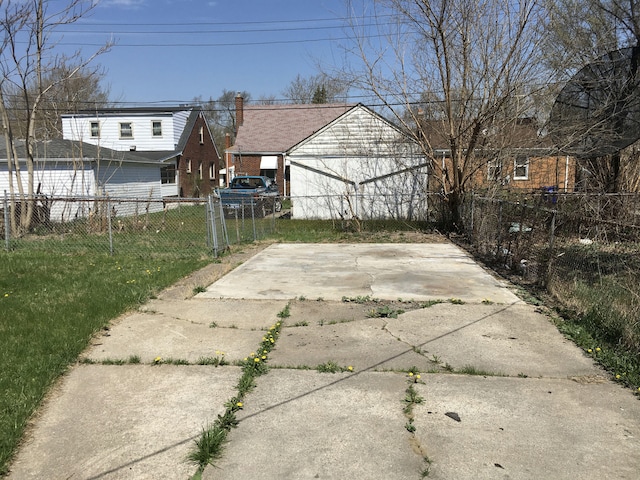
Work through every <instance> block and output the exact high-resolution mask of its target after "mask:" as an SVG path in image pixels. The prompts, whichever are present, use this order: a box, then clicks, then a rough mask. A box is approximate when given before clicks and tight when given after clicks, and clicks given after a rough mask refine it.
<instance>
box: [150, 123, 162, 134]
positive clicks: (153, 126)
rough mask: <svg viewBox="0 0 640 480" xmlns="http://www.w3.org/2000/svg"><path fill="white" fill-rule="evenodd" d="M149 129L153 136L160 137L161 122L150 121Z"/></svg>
mask: <svg viewBox="0 0 640 480" xmlns="http://www.w3.org/2000/svg"><path fill="white" fill-rule="evenodd" d="M151 130H152V132H153V136H154V137H161V136H162V122H160V121H153V122H151Z"/></svg>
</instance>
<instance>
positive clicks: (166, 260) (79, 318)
mask: <svg viewBox="0 0 640 480" xmlns="http://www.w3.org/2000/svg"><path fill="white" fill-rule="evenodd" d="M145 220H148V222H147V223H146V225H145V226H144V228H140V227H139V226H132V225H127V226H126V228H124V229H122V231H119V232H116V233H114V236H113V239H114V247H115V248H114V252H115V255H114V256H110V255H109V244H108V237H107V235H105V233H104V232H94V233H92V234H89V233H90V232H88V228H87V226H86V225H82V224H78V223H75V224H74V225H73V226H72V227H73V228H70V227H69V226H67V227H65V228H60V229H59V231H48V232H46V233H45V234H40V235H32V236H30V237H29V238H26V239H17V240H16V241H15V242H14V244H13V247H14V249H13V250H11V251H9V252H6V251H4V250H2V251H0V392H1V393H0V475H2V474H3V473H6V470H7V468H8V461H9V460H10V458H11V455H12V454H13V452H14V450H15V447H16V445H17V444H18V442H19V441H20V438H21V436H22V434H23V432H24V428H25V426H26V424H27V422H28V420H29V417H30V416H31V415H32V413H33V412H34V411H35V410H36V409H37V408H38V406H39V405H40V403H41V401H42V399H43V398H44V396H45V395H46V393H47V391H48V389H49V388H50V387H51V385H52V384H53V382H55V380H56V379H57V378H58V377H59V376H60V374H62V373H64V371H65V370H66V369H67V368H68V367H69V365H70V364H73V363H74V362H75V361H76V359H77V358H78V355H79V354H80V353H81V352H82V351H83V350H84V349H85V348H86V346H87V345H88V342H89V340H90V338H91V337H92V335H93V334H94V333H96V332H97V331H99V330H100V329H102V328H104V327H105V326H106V325H107V324H108V323H109V321H110V320H112V319H114V318H116V317H117V316H119V315H120V314H122V313H124V312H126V311H127V310H129V309H131V308H134V307H136V306H138V305H140V304H142V303H144V302H145V301H146V300H147V299H149V298H150V297H152V296H153V295H155V294H156V293H157V292H159V291H160V290H162V289H163V288H165V287H168V286H170V285H171V284H173V283H175V282H176V281H177V280H179V279H180V278H182V277H184V276H185V275H187V274H189V273H191V272H193V271H194V270H196V269H198V268H201V267H203V266H204V265H206V264H207V263H210V262H211V261H213V260H214V258H213V256H212V254H211V251H210V249H209V248H208V247H207V242H206V226H205V223H204V208H203V207H201V206H200V207H184V208H181V209H179V210H178V209H176V210H173V211H169V212H168V213H166V214H154V215H152V216H150V217H149V218H148V219H145Z"/></svg>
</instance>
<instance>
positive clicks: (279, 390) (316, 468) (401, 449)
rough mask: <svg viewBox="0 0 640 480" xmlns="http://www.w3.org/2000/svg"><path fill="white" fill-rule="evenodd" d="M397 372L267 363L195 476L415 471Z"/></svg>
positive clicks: (240, 479)
mask: <svg viewBox="0 0 640 480" xmlns="http://www.w3.org/2000/svg"><path fill="white" fill-rule="evenodd" d="M405 388H406V380H405V378H404V376H403V375H401V374H394V373H364V374H360V375H353V374H330V373H329V374H327V373H325V374H321V373H317V372H312V371H287V370H273V371H271V372H269V374H268V375H266V376H265V377H261V378H259V379H258V386H257V388H256V390H255V392H254V393H253V394H252V395H251V399H250V401H248V402H247V407H246V408H245V409H244V410H243V411H242V414H241V416H240V419H241V420H240V425H239V427H238V428H237V429H235V430H233V431H232V432H231V434H230V436H229V439H230V445H232V448H228V449H227V451H226V452H225V455H224V457H223V459H222V460H221V461H220V462H219V463H217V464H216V466H215V467H207V469H206V470H205V472H204V475H203V477H202V478H203V480H214V479H215V480H244V479H247V478H264V479H267V478H269V479H276V478H277V479H285V478H291V479H294V478H295V479H302V478H309V479H313V478H323V479H346V478H354V479H355V478H357V479H381V480H382V479H384V480H387V479H390V478H420V477H419V472H420V469H421V467H422V466H423V459H422V457H421V456H420V455H419V454H417V453H416V452H414V451H413V450H412V448H411V435H410V434H409V432H407V430H406V429H405V427H404V425H405V423H406V421H407V419H406V417H405V416H404V414H403V413H402V408H403V403H402V399H403V398H404V390H405Z"/></svg>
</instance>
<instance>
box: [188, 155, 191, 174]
mask: <svg viewBox="0 0 640 480" xmlns="http://www.w3.org/2000/svg"><path fill="white" fill-rule="evenodd" d="M187 173H191V159H190V158H187Z"/></svg>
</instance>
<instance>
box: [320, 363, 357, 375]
mask: <svg viewBox="0 0 640 480" xmlns="http://www.w3.org/2000/svg"><path fill="white" fill-rule="evenodd" d="M316 370H317V371H318V372H320V373H338V372H353V367H352V366H351V365H349V366H348V367H341V366H340V365H338V364H337V363H336V362H332V361H329V362H326V363H321V364H320V365H318V366H317V367H316Z"/></svg>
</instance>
